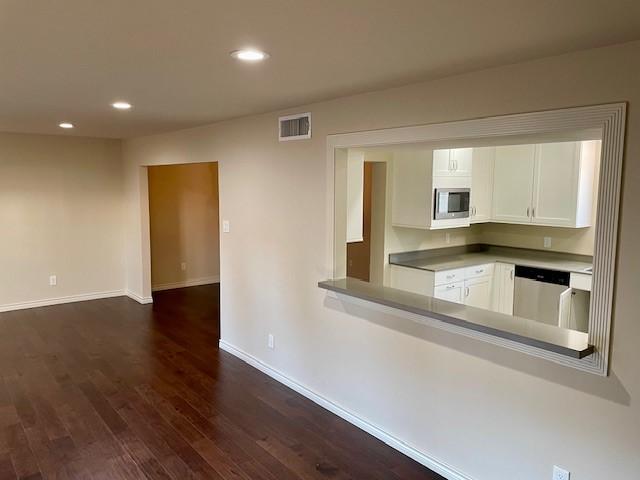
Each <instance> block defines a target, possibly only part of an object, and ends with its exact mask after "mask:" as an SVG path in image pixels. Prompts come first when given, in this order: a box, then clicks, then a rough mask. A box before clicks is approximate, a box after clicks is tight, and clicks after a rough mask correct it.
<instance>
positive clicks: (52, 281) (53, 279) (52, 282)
mask: <svg viewBox="0 0 640 480" xmlns="http://www.w3.org/2000/svg"><path fill="white" fill-rule="evenodd" d="M57 284H58V277H56V276H55V275H51V276H50V277H49V286H51V287H55V286H56V285H57Z"/></svg>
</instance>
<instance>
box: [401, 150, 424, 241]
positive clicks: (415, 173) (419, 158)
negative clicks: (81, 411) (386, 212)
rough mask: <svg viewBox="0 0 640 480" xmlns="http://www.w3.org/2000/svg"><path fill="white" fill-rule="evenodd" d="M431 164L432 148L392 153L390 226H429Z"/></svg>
mask: <svg viewBox="0 0 640 480" xmlns="http://www.w3.org/2000/svg"><path fill="white" fill-rule="evenodd" d="M432 165H433V164H432V160H431V150H402V151H398V152H395V153H394V155H393V163H392V167H393V168H392V189H393V190H392V199H391V223H392V224H393V226H395V227H411V228H425V229H427V228H429V227H430V225H431V208H432V207H431V206H432V201H431V192H432V188H433V187H432V178H431V175H432Z"/></svg>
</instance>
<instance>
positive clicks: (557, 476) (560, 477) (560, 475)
mask: <svg viewBox="0 0 640 480" xmlns="http://www.w3.org/2000/svg"><path fill="white" fill-rule="evenodd" d="M570 478H571V473H570V472H568V471H567V470H564V469H563V468H560V467H558V466H556V465H554V466H553V479H552V480H569V479H570Z"/></svg>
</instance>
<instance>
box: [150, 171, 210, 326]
mask: <svg viewBox="0 0 640 480" xmlns="http://www.w3.org/2000/svg"><path fill="white" fill-rule="evenodd" d="M148 182H149V185H148V187H149V230H150V243H151V289H152V295H153V299H154V305H155V307H154V308H156V307H157V308H161V309H170V308H171V307H170V305H171V304H172V303H174V302H172V301H171V299H172V298H178V297H179V298H180V299H181V300H182V302H183V303H184V301H185V300H186V301H187V302H191V303H194V304H198V305H200V307H201V308H199V309H198V311H200V312H202V311H207V312H209V313H208V314H207V315H206V316H207V317H208V318H207V319H203V321H205V322H206V321H209V322H210V321H211V318H215V324H216V325H215V326H214V327H215V329H216V332H218V338H219V331H220V329H219V322H220V320H219V300H218V299H219V288H220V234H219V194H218V163H217V162H209V163H188V164H177V165H161V166H149V167H148ZM209 327H211V325H209Z"/></svg>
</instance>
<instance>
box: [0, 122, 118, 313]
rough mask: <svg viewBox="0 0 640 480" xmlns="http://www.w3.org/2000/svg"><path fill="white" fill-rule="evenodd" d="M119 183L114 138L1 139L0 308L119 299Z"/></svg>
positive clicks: (12, 136) (5, 136)
mask: <svg viewBox="0 0 640 480" xmlns="http://www.w3.org/2000/svg"><path fill="white" fill-rule="evenodd" d="M122 181H123V172H122V161H121V142H120V141H119V140H98V139H87V138H77V137H74V138H65V137H62V136H44V135H20V134H7V133H2V134H0V225H2V233H1V234H0V310H7V309H11V308H17V307H20V306H27V305H29V304H30V302H37V301H47V300H51V299H60V298H63V297H68V296H77V295H92V294H106V293H113V294H115V293H120V294H122V292H123V289H124V284H125V267H124V254H123V253H124V224H123V223H124V222H123V215H122V214H123V211H122V195H123V185H122ZM50 275H56V276H57V278H58V285H57V286H55V287H51V286H49V276H50Z"/></svg>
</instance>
